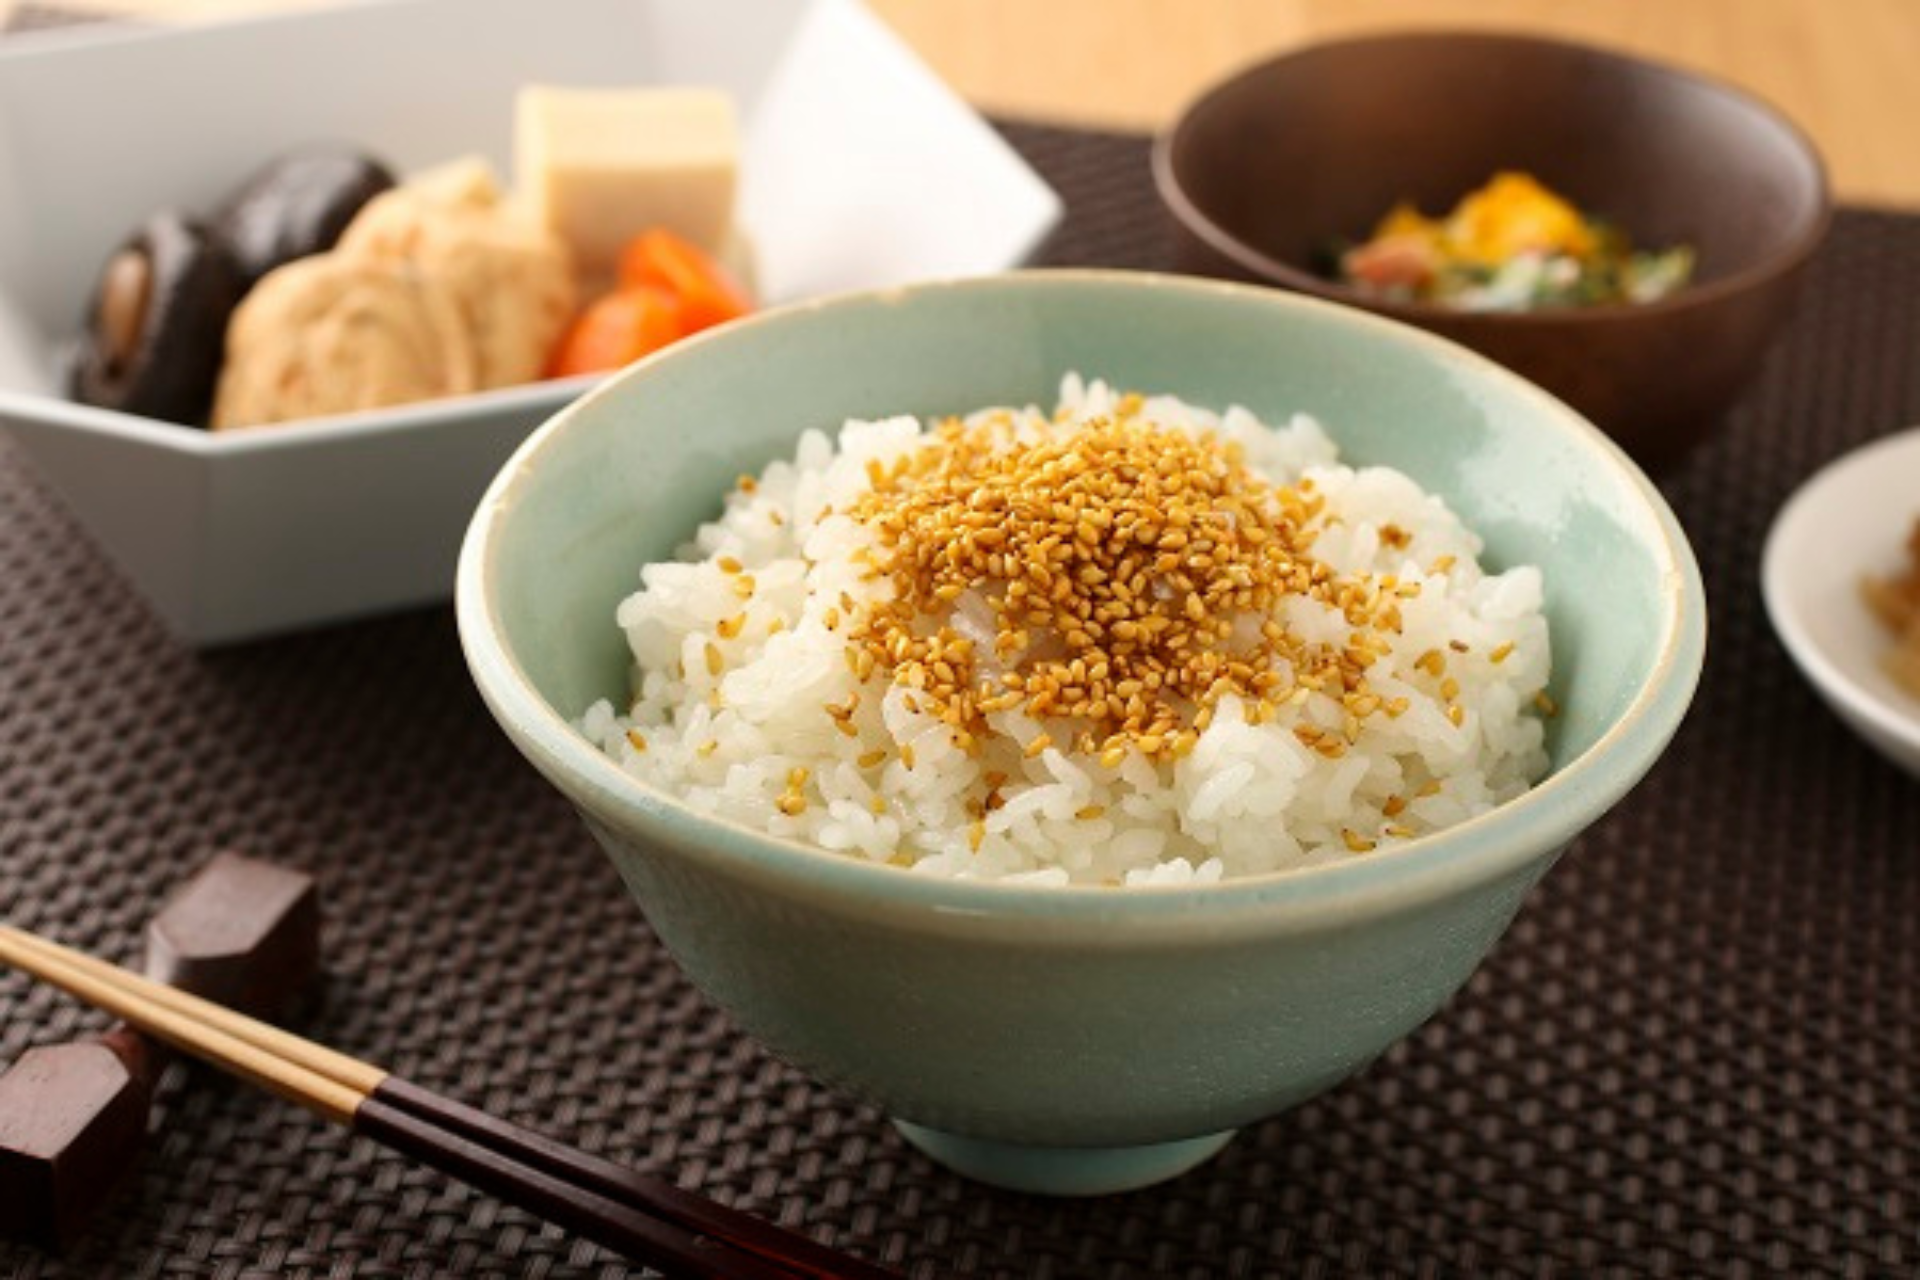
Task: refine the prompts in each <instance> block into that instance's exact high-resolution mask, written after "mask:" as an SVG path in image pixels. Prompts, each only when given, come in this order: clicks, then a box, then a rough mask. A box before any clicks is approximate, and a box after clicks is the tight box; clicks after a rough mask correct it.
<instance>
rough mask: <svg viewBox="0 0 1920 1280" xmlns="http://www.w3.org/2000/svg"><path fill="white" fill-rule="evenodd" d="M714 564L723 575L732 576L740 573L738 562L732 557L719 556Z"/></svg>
mask: <svg viewBox="0 0 1920 1280" xmlns="http://www.w3.org/2000/svg"><path fill="white" fill-rule="evenodd" d="M714 563H715V564H717V565H719V566H720V572H722V573H724V574H728V575H732V574H736V573H738V572H740V567H741V566H740V562H739V561H738V560H736V559H734V558H733V557H732V556H721V557H720V558H719V559H718V560H715V561H714Z"/></svg>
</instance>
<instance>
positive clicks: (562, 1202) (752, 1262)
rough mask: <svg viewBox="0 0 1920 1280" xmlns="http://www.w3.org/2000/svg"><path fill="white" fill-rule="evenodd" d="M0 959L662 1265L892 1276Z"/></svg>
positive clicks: (237, 1019)
mask: <svg viewBox="0 0 1920 1280" xmlns="http://www.w3.org/2000/svg"><path fill="white" fill-rule="evenodd" d="M0 962H4V963H7V964H10V965H13V966H14V967H16V968H19V969H21V970H23V971H25V972H27V973H30V974H33V975H34V976H36V977H38V978H41V979H42V980H44V981H46V982H49V983H51V984H53V985H55V986H58V987H61V988H62V989H64V990H66V991H68V992H70V993H72V994H73V995H75V996H78V997H79V998H80V999H82V1000H85V1001H86V1002H87V1003H89V1004H92V1005H95V1006H96V1007H98V1008H101V1009H104V1010H106V1011H107V1012H109V1013H112V1014H114V1015H115V1016H117V1017H119V1018H121V1019H122V1020H123V1021H125V1022H127V1023H129V1024H130V1025H132V1026H135V1027H138V1028H139V1029H140V1030H142V1031H144V1032H146V1033H148V1034H149V1035H152V1036H154V1037H155V1038H156V1039H160V1040H165V1041H166V1042H167V1043H169V1044H171V1045H173V1046H174V1047H176V1048H178V1049H180V1050H181V1051H183V1052H185V1053H188V1054H191V1055H193V1056H195V1057H198V1058H201V1059H202V1060H204V1061H206V1062H208V1063H210V1064H212V1065H213V1066H215V1067H218V1068H220V1069H221V1070H223V1071H227V1072H229V1073H231V1074H234V1075H238V1076H240V1077H242V1078H243V1079H246V1080H248V1081H249V1082H251V1083H253V1084H256V1085H258V1086H260V1087H262V1088H265V1089H268V1090H271V1091H272V1092H274V1093H276V1094H278V1095H279V1096H281V1097H283V1098H286V1099H288V1100H289V1101H292V1102H295V1103H298V1104H299V1105H301V1106H304V1107H307V1108H308V1109H309V1110H312V1111H314V1112H315V1113H316V1114H318V1115H320V1116H321V1117H323V1118H325V1119H327V1120H329V1121H332V1122H333V1123H336V1124H342V1125H346V1126H348V1127H351V1128H353V1129H354V1130H356V1131H357V1132H359V1133H362V1134H364V1135H366V1136H367V1137H370V1138H372V1139H374V1140H375V1141H378V1142H380V1143H382V1144H383V1145H386V1146H389V1147H392V1148H394V1149H395V1150H398V1151H401V1152H403V1153H405V1154H408V1155H411V1156H413V1157H415V1158H416V1159H419V1160H421V1161H422V1162H424V1163H427V1164H431V1165H433V1166H434V1167H436V1168H438V1169H440V1170H441V1171H442V1172H445V1173H449V1174H452V1175H453V1176H455V1177H458V1178H460V1179H462V1180H464V1181H466V1182H468V1183H470V1184H472V1185H474V1186H477V1187H480V1188H481V1189H483V1190H486V1191H489V1192H491V1193H493V1194H495V1195H498V1196H500V1197H501V1198H502V1199H505V1200H509V1201H512V1202H514V1203H517V1204H519V1205H521V1206H522V1207H524V1208H527V1209H529V1210H532V1211H533V1212H535V1213H538V1214H540V1215H541V1216H543V1217H545V1218H547V1219H549V1220H550V1221H553V1222H555V1223H558V1224H559V1225H561V1226H564V1227H567V1228H568V1229H570V1230H573V1231H576V1232H578V1233H579V1234H581V1235H583V1236H586V1237H587V1238H589V1239H592V1240H594V1241H596V1242H598V1243H601V1244H604V1245H607V1246H608V1247H610V1248H613V1249H616V1250H619V1251H620V1252H622V1253H625V1254H628V1255H630V1256H632V1257H634V1258H635V1259H637V1260H639V1261H642V1262H645V1263H646V1264H647V1265H649V1266H653V1267H656V1268H658V1269H661V1270H663V1271H665V1272H666V1273H667V1274H670V1275H686V1276H698V1277H709V1276H711V1277H728V1278H732V1277H738V1278H739V1280H794V1277H807V1278H808V1280H839V1278H843V1277H844V1278H845V1280H881V1278H882V1277H890V1276H892V1275H893V1274H894V1273H892V1272H890V1271H887V1270H885V1269H884V1268H881V1267H877V1266H874V1265H872V1264H869V1263H865V1262H862V1261H860V1260H859V1259H857V1258H852V1257H849V1256H847V1255H844V1254H841V1253H838V1252H836V1251H834V1250H832V1249H829V1248H827V1247H826V1246H824V1245H821V1244H819V1243H817V1242H815V1241H813V1240H810V1239H808V1238H807V1237H805V1236H801V1235H799V1234H797V1233H794V1232H790V1231H787V1230H785V1229H783V1228H780V1227H777V1226H774V1225H773V1224H771V1223H768V1222H765V1221H763V1220H762V1219H759V1218H755V1217H753V1216H751V1215H749V1214H745V1213H741V1212H740V1211H738V1210H735V1209H729V1208H727V1207H726V1206H724V1205H720V1204H717V1203H715V1202H713V1201H710V1200H708V1199H706V1198H705V1197H703V1196H700V1195H697V1194H695V1193H693V1192H690V1191H686V1190H683V1189H681V1188H680V1187H677V1186H675V1185H674V1184H672V1183H671V1182H667V1181H666V1180H664V1179H661V1178H655V1177H650V1176H648V1175H646V1174H642V1173H639V1172H637V1171H635V1170H632V1169H628V1168H625V1167H623V1166H621V1165H617V1164H614V1163H613V1162H611V1161H608V1160H603V1159H601V1158H599V1157H597V1156H592V1155H588V1154H587V1153H585V1152H582V1151H577V1150H575V1149H573V1148H571V1147H568V1146H565V1145H563V1144H561V1143H558V1142H555V1141H553V1140H552V1139H549V1138H545V1137H542V1136H541V1135H539V1134H536V1133H533V1132H531V1131H529V1130H526V1129H522V1128H520V1127H519V1126H517V1125H513V1124H509V1123H507V1122H506V1121H504V1120H501V1119H499V1118H498V1117H495V1116H491V1115H488V1114H487V1113H486V1112H483V1111H480V1110H478V1109H476V1108H473V1107H469V1106H466V1105H465V1104H463V1103H459V1102H456V1101H454V1100H452V1099H450V1098H445V1097H442V1096H440V1095H438V1094H435V1093H433V1092H431V1091H430V1090H427V1089H423V1088H421V1087H420V1086H418V1085H415V1084H412V1083H410V1082H408V1081H406V1080H403V1079H401V1078H400V1077H398V1076H395V1075H393V1074H392V1073H390V1072H387V1071H383V1070H382V1069H380V1068H379V1067H376V1066H374V1065H372V1064H370V1063H366V1062H362V1061H360V1060H358V1059H356V1058H352V1057H349V1056H347V1055H346V1054H343V1053H339V1052H338V1051H336V1050H333V1049H329V1048H327V1047H326V1046H324V1045H320V1044H316V1043H314V1042H313V1041H311V1040H306V1039H303V1038H301V1037H299V1036H296V1035H293V1034H292V1033H290V1032H286V1031H282V1030H280V1029H279V1028H277V1027H273V1026H269V1025H268V1024H266V1023H263V1022H259V1021H256V1020H255V1019H252V1018H248V1017H246V1016H244V1015H242V1014H239V1013H235V1012H234V1011H233V1010H231V1009H228V1008H225V1007H224V1006H222V1005H218V1004H214V1003H213V1002H211V1001H208V1000H203V999H200V998H199V997H197V996H193V995H189V994H187V993H186V992H184V991H180V990H178V989H176V988H173V987H169V986H166V985H165V984H163V983H157V982H153V981H150V980H148V979H146V978H143V977H141V976H139V975H138V974H134V973H130V972H128V971H127V970H125V969H121V968H119V967H118V966H116V965H112V964H109V963H107V962H106V961H104V960H99V959H96V958H94V957H92V956H89V955H87V954H85V953H84V952H80V951H74V950H72V949H71V948H68V947H63V946H61V945H60V944H58V943H55V942H51V941H48V940H47V939H45V938H40V937H37V936H36V935H34V934H31V933H28V932H26V931H24V930H21V929H16V928H13V927H11V926H8V925H0Z"/></svg>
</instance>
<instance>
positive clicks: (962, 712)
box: [842, 401, 1439, 768]
mask: <svg viewBox="0 0 1920 1280" xmlns="http://www.w3.org/2000/svg"><path fill="white" fill-rule="evenodd" d="M1127 403H1129V404H1132V405H1133V407H1132V408H1131V409H1130V410H1126V411H1121V412H1116V414H1115V415H1114V416H1113V417H1111V418H1099V419H1094V420H1091V421H1089V422H1086V423H1083V424H1080V425H1079V426H1078V427H1077V428H1075V429H1073V430H1071V431H1057V432H1053V433H1047V434H1043V435H1041V436H1040V437H1038V438H1037V439H1036V438H1034V437H1033V436H1032V435H1031V434H1029V435H1026V436H1018V435H1016V434H1015V433H1014V431H1013V428H1012V426H1011V424H1010V423H1008V422H1006V421H1000V420H989V421H986V422H981V423H975V424H973V425H968V424H966V423H962V422H960V421H958V420H949V421H947V422H944V423H942V424H940V425H939V427H938V428H937V429H936V430H935V432H934V433H933V435H932V436H931V437H930V438H929V439H928V441H927V442H926V443H925V444H923V445H922V446H921V447H920V448H918V449H916V450H914V451H913V452H911V453H909V454H905V455H902V456H901V458H900V459H899V460H898V461H897V462H896V463H895V465H894V467H893V468H892V470H890V471H888V470H885V469H883V468H878V467H875V468H871V469H870V474H869V479H871V480H872V481H873V487H872V490H871V492H867V493H863V494H862V495H860V496H859V497H858V498H857V499H855V500H854V501H853V502H852V503H851V505H850V506H849V508H848V510H847V513H846V514H849V515H851V516H852V517H853V518H854V519H856V520H858V521H860V522H862V523H863V524H865V525H867V526H868V528H870V529H871V530H872V531H873V532H874V533H875V534H876V535H877V539H876V542H877V545H876V547H875V548H874V550H873V552H872V569H873V572H874V573H875V574H876V576H879V577H883V578H886V579H887V580H889V581H890V582H891V584H892V586H893V588H894V590H893V593H892V598H890V599H882V600H878V601H863V602H857V603H856V602H853V601H850V600H843V601H842V604H843V606H846V607H845V609H844V613H845V615H846V617H845V620H846V622H847V623H848V626H847V632H846V634H847V635H848V637H849V641H850V643H851V644H852V645H853V646H855V649H856V651H857V652H860V653H863V654H865V655H866V661H867V663H868V664H869V666H868V671H869V672H871V671H872V670H880V671H883V672H885V673H886V674H887V675H888V676H890V678H891V680H892V682H893V683H894V684H896V685H899V686H903V687H905V688H909V689H912V690H914V691H915V693H916V694H917V695H919V696H920V698H921V700H922V701H923V702H925V703H926V704H928V706H927V710H928V711H929V713H930V714H932V715H934V716H936V717H937V718H940V719H942V720H944V721H945V722H946V723H948V724H950V725H953V726H955V727H956V728H958V729H960V730H961V731H962V733H963V734H964V735H965V737H966V740H967V741H968V742H971V743H978V742H979V741H981V740H983V739H984V738H986V737H988V736H989V735H990V734H991V733H992V732H993V731H992V729H991V727H990V726H989V725H988V724H987V722H986V717H987V716H988V715H989V714H993V713H995V712H1001V711H1009V710H1014V709H1018V710H1021V711H1023V712H1024V713H1025V714H1026V715H1028V716H1030V717H1032V718H1034V719H1041V718H1045V717H1054V718H1057V719H1065V720H1067V721H1069V723H1068V725H1067V726H1066V733H1067V737H1068V739H1069V740H1077V739H1078V738H1079V737H1080V735H1082V734H1085V735H1087V736H1088V737H1089V738H1090V739H1091V740H1093V741H1097V742H1099V743H1100V744H1101V751H1100V759H1101V761H1102V762H1103V763H1106V764H1108V767H1110V768H1111V767H1116V766H1117V765H1118V763H1119V762H1120V761H1121V760H1123V759H1124V758H1125V754H1126V753H1127V752H1129V751H1138V752H1140V753H1141V754H1143V755H1145V756H1147V757H1148V758H1150V759H1155V760H1164V759H1170V758H1175V757H1177V756H1179V755H1183V754H1186V753H1187V752H1190V751H1191V750H1192V749H1193V746H1194V743H1195V742H1196V741H1197V740H1198V735H1199V733H1200V732H1203V731H1204V730H1205V728H1206V726H1207V725H1208V724H1209V723H1210V722H1211V719H1212V713H1213V708H1214V706H1215V704H1217V703H1218V702H1219V701H1220V700H1221V699H1222V698H1224V697H1227V696H1229V695H1232V696H1234V697H1237V698H1238V699H1240V701H1241V702H1242V704H1243V706H1244V707H1245V708H1246V711H1245V714H1246V717H1247V720H1248V722H1249V723H1252V724H1264V723H1267V722H1269V721H1271V720H1272V719H1273V717H1274V716H1275V714H1276V713H1277V712H1278V710H1279V707H1280V704H1281V703H1282V702H1291V703H1292V704H1293V705H1296V706H1297V705H1300V704H1301V703H1303V702H1304V701H1305V699H1306V698H1307V697H1308V696H1309V694H1310V693H1311V692H1314V691H1322V692H1326V693H1328V694H1329V695H1331V696H1334V697H1336V698H1339V699H1341V700H1342V701H1343V702H1344V703H1345V708H1346V711H1347V712H1348V713H1349V714H1351V715H1353V716H1355V717H1359V718H1365V717H1366V716H1370V715H1374V714H1377V713H1379V712H1381V711H1382V710H1384V709H1385V707H1384V704H1383V703H1382V701H1381V699H1380V698H1379V697H1378V695H1374V694H1372V693H1371V692H1370V691H1369V690H1368V688H1367V683H1366V670H1367V668H1368V667H1369V666H1371V665H1372V663H1373V662H1374V661H1376V660H1377V659H1378V658H1379V657H1380V656H1381V655H1383V654H1385V653H1387V652H1388V651H1389V650H1390V644H1389V641H1388V638H1387V636H1388V634H1389V633H1391V632H1392V631H1394V630H1395V629H1397V628H1398V626H1399V614H1398V603H1397V602H1398V601H1399V599H1401V598H1402V593H1400V592H1397V591H1395V590H1392V589H1388V588H1387V587H1384V586H1383V585H1382V584H1381V582H1380V581H1378V580H1376V579H1374V578H1372V577H1371V576H1369V575H1365V574H1361V575H1345V574H1339V573H1336V572H1334V571H1333V570H1332V569H1331V568H1330V567H1328V566H1327V565H1326V564H1324V563H1322V562H1320V561H1317V560H1315V559H1314V558H1313V556H1312V546H1313V542H1314V540H1315V537H1316V536H1317V534H1318V531H1319V528H1320V527H1321V526H1322V525H1323V524H1324V523H1325V519H1326V517H1325V498H1324V497H1323V496H1322V495H1320V494H1319V493H1318V492H1316V491H1315V490H1314V487H1313V485H1312V484H1311V483H1310V482H1307V481H1302V482H1301V483H1299V484H1297V485H1294V486H1284V485H1275V484H1273V483H1271V482H1269V481H1267V480H1265V479H1263V478H1261V477H1260V476H1258V475H1256V474H1254V473H1253V472H1251V471H1250V470H1249V469H1248V468H1247V466H1246V464H1245V460H1244V457H1243V450H1242V448H1241V446H1239V445H1238V444H1236V443H1233V442H1230V441H1223V440H1222V439H1220V438H1219V437H1218V436H1217V435H1215V434H1214V433H1211V432H1200V433H1197V434H1192V433H1187V432H1180V431H1170V430H1163V429H1161V428H1159V427H1157V426H1155V425H1153V424H1151V423H1148V422H1144V421H1141V420H1139V419H1138V415H1139V413H1140V412H1141V410H1142V409H1143V407H1144V401H1140V402H1127ZM1290 596H1306V597H1309V598H1312V599H1314V600H1316V601H1319V602H1320V603H1322V604H1324V605H1326V606H1327V607H1329V608H1332V609H1336V610H1338V611H1340V612H1341V613H1342V614H1344V616H1345V618H1346V621H1347V624H1348V626H1349V627H1350V628H1352V630H1351V633H1350V634H1349V635H1348V636H1347V637H1346V638H1345V639H1344V640H1342V641H1340V642H1337V643H1333V644H1309V643H1307V642H1305V641H1304V640H1302V639H1301V638H1300V637H1298V636H1296V635H1294V634H1292V633H1291V632H1290V631H1289V630H1288V629H1287V628H1286V627H1285V626H1284V625H1281V624H1280V623H1279V622H1278V621H1277V620H1276V618H1275V615H1276V613H1277V610H1278V608H1279V606H1280V604H1281V602H1282V601H1284V600H1285V599H1287V598H1288V597H1290ZM963 598H964V599H971V600H974V601H976V602H977V603H978V604H981V605H984V606H985V610H986V611H987V612H989V613H990V615H991V617H992V619H993V623H994V634H993V638H992V641H991V644H990V648H991V660H990V661H985V662H983V661H981V660H980V659H979V658H977V657H976V655H975V654H974V652H973V642H972V641H971V640H970V639H968V638H967V637H965V636H962V635H960V634H959V633H957V632H956V631H955V630H954V629H953V626H952V625H950V624H951V623H952V621H953V615H954V614H955V612H956V611H957V610H960V609H962V608H963V607H965V606H964V599H963ZM1242 619H1247V620H1250V622H1249V623H1248V625H1239V624H1240V621H1241V620H1242ZM982 645H983V646H987V641H986V640H985V639H984V638H983V639H982ZM1435 660H1436V661H1438V660H1439V658H1438V655H1437V654H1436V655H1435ZM1434 674H1436V675H1437V674H1438V671H1436V672H1435V673H1434ZM863 678H864V676H863ZM1055 732H1056V733H1057V732H1058V729H1057V728H1056V730H1055ZM1051 742H1052V738H1051V737H1049V738H1048V739H1047V741H1046V743H1045V744H1043V745H1041V746H1038V747H1034V746H1033V745H1032V744H1031V743H1030V744H1029V747H1028V754H1029V756H1031V755H1034V754H1037V753H1038V752H1039V751H1043V750H1045V747H1046V745H1051ZM1341 749H1344V747H1343V748H1341Z"/></svg>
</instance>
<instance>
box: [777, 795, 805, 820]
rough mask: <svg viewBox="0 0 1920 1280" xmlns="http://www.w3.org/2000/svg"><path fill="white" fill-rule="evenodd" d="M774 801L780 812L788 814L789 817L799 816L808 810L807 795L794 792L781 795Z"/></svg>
mask: <svg viewBox="0 0 1920 1280" xmlns="http://www.w3.org/2000/svg"><path fill="white" fill-rule="evenodd" d="M773 803H774V806H775V807H776V808H778V809H779V810H780V812H782V813H784V814H786V815H787V816H788V817H789V818H797V817H799V816H800V815H801V814H803V813H805V812H806V811H807V798H806V797H805V796H797V795H794V794H793V793H792V792H788V793H787V794H786V795H783V796H781V797H780V798H779V799H778V800H776V801H774V802H773Z"/></svg>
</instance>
